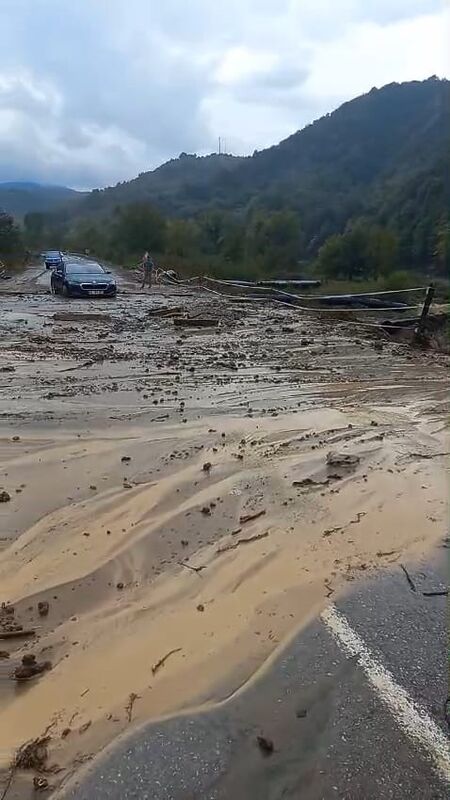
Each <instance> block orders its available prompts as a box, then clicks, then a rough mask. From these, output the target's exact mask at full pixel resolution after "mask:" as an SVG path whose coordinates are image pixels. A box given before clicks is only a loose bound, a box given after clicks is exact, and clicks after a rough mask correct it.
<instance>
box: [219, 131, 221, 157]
mask: <svg viewBox="0 0 450 800" xmlns="http://www.w3.org/2000/svg"><path fill="white" fill-rule="evenodd" d="M220 153H221V140H220V136H219V156H220Z"/></svg>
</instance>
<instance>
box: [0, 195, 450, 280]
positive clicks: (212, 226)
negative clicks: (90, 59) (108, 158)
mask: <svg viewBox="0 0 450 800" xmlns="http://www.w3.org/2000/svg"><path fill="white" fill-rule="evenodd" d="M47 248H48V249H57V248H59V249H61V250H69V251H78V252H80V251H84V250H89V252H90V253H91V254H92V255H93V256H96V257H98V258H101V259H105V260H109V261H111V262H113V263H116V264H119V265H123V266H132V265H133V264H135V263H137V261H138V260H139V259H140V258H141V256H142V253H143V252H144V251H145V250H149V251H150V252H151V253H152V254H153V255H154V257H155V259H156V261H157V263H161V265H162V266H165V267H171V268H174V269H176V270H178V271H180V272H182V273H184V274H193V273H209V274H211V275H215V276H216V277H242V278H252V277H253V278H257V277H261V278H262V277H273V276H279V277H280V276H281V277H288V276H290V277H292V276H299V275H314V274H316V275H318V276H320V277H323V278H329V279H338V280H339V279H343V280H348V281H357V280H363V279H374V280H376V279H378V278H387V277H389V276H392V275H393V274H394V273H395V274H397V273H398V272H399V271H400V272H401V273H402V274H404V273H405V271H406V272H407V271H408V270H411V269H414V268H415V264H414V263H411V262H410V261H408V260H406V259H405V256H404V248H403V247H402V241H401V237H400V236H399V235H398V233H397V232H396V231H395V230H394V229H391V228H389V227H387V226H386V225H381V224H379V223H376V222H373V221H371V220H370V219H364V218H360V219H357V220H355V221H350V222H348V223H347V225H346V226H345V228H344V230H343V232H342V233H333V234H332V235H331V236H329V237H328V238H327V239H326V240H325V242H324V243H323V244H322V245H321V246H319V247H318V248H317V250H316V252H315V254H314V255H311V254H310V253H311V241H308V240H307V237H306V235H305V232H304V229H303V226H302V219H301V216H300V215H299V213H298V212H296V211H295V210H293V209H289V208H282V209H279V210H272V211H269V210H267V209H266V210H264V209H250V210H249V211H248V212H246V213H245V215H242V216H240V215H239V214H237V213H232V212H227V211H219V210H217V209H216V210H214V209H212V210H207V211H205V212H204V213H202V214H199V215H197V216H196V217H193V218H188V219H182V218H169V217H166V216H164V215H163V214H162V213H161V212H160V211H159V210H158V209H156V208H155V207H153V206H152V205H150V204H148V203H133V204H130V205H126V206H123V207H117V208H116V209H115V211H114V212H113V213H112V214H111V215H110V216H109V217H107V218H102V219H98V218H95V219H89V218H85V219H79V220H77V221H75V222H74V221H73V220H71V219H70V218H66V217H65V216H64V213H63V212H61V213H53V214H45V213H37V212H33V213H29V214H26V215H25V217H24V220H23V224H22V225H19V224H17V223H16V222H15V221H14V220H13V218H12V217H11V216H10V215H9V214H7V213H5V212H0V259H1V260H4V261H6V262H8V261H9V262H14V260H20V258H23V256H24V254H25V253H26V252H27V251H29V252H33V253H35V252H37V251H39V250H43V249H47ZM449 268H450V219H449V217H448V216H442V217H441V218H440V219H438V220H437V221H436V223H435V225H434V228H433V235H432V236H430V237H429V244H428V252H427V253H426V257H425V258H424V262H423V270H422V271H423V272H426V273H428V274H430V273H431V274H433V273H434V274H441V275H446V274H447V273H448V270H449ZM406 282H408V281H406ZM399 288H400V287H399Z"/></svg>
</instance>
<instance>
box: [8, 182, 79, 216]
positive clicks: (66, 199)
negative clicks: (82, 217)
mask: <svg viewBox="0 0 450 800" xmlns="http://www.w3.org/2000/svg"><path fill="white" fill-rule="evenodd" d="M82 197H83V192H77V191H75V190H74V189H69V188H68V187H67V186H52V185H46V184H41V183H35V182H33V181H5V182H3V183H2V182H0V209H3V210H4V211H7V212H8V214H12V215H13V216H14V217H16V218H17V219H21V218H22V217H23V216H24V215H25V214H27V213H29V212H33V211H35V212H43V213H45V212H50V211H55V210H56V209H58V208H60V207H61V205H64V204H65V203H70V202H71V201H73V200H81V198H82Z"/></svg>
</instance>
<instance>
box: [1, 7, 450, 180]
mask: <svg viewBox="0 0 450 800" xmlns="http://www.w3.org/2000/svg"><path fill="white" fill-rule="evenodd" d="M449 41H450V6H449V2H447V0H0V181H6V180H37V181H42V182H46V183H59V184H67V185H70V186H74V187H78V188H87V187H92V186H104V185H110V184H113V183H116V182H117V181H119V180H125V179H128V178H131V177H134V176H135V175H136V174H138V173H139V172H142V171H145V170H148V169H152V168H153V167H155V166H157V165H158V164H160V163H161V162H162V161H164V160H166V159H168V158H171V157H174V156H177V155H178V154H179V153H180V152H181V151H183V150H184V151H187V152H197V153H207V152H211V151H215V150H217V142H218V137H219V136H221V137H222V139H223V140H225V143H226V148H227V150H228V151H230V152H233V153H237V154H241V153H251V152H253V150H254V149H261V148H263V147H265V146H267V145H270V144H273V143H276V142H278V141H279V140H280V139H282V138H284V137H285V136H287V135H289V134H290V133H292V132H293V131H295V130H297V129H299V128H302V127H303V126H304V125H305V124H307V123H308V122H311V121H312V120H313V119H316V118H317V117H320V116H321V115H322V114H324V113H326V112H328V111H331V110H333V109H334V108H336V107H337V106H338V105H340V104H341V103H342V102H343V101H345V100H348V99H350V98H352V97H354V96H356V95H358V94H361V93H363V92H365V91H368V90H370V89H371V88H372V87H373V86H382V85H384V84H385V83H389V82H391V81H405V80H413V79H422V78H426V77H429V76H430V75H433V74H437V75H438V76H440V77H445V76H446V77H450V47H449V45H448V42H449Z"/></svg>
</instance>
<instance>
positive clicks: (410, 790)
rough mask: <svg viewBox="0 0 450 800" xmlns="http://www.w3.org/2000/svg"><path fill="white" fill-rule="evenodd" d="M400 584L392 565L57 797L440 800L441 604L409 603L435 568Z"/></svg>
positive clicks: (439, 567) (444, 784)
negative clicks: (225, 685)
mask: <svg viewBox="0 0 450 800" xmlns="http://www.w3.org/2000/svg"><path fill="white" fill-rule="evenodd" d="M442 554H446V551H445V550H442V551H441V555H442ZM408 572H409V574H410V576H411V578H412V580H413V583H414V586H415V589H416V591H413V589H412V588H411V586H410V585H409V583H408V581H407V578H406V575H405V574H404V573H403V571H402V570H401V568H400V567H397V568H396V569H395V570H394V571H393V572H391V573H383V574H380V575H379V576H378V577H376V578H375V579H371V580H370V581H368V582H367V584H365V585H364V586H360V587H359V588H358V589H357V590H356V591H355V592H354V593H353V594H350V595H349V596H347V597H346V598H345V599H343V600H342V601H341V602H338V603H337V605H334V604H332V605H330V606H329V608H328V609H327V610H326V612H325V613H324V614H323V615H322V617H321V619H318V620H317V621H315V622H314V623H313V624H311V625H310V626H309V627H308V628H307V629H306V630H304V631H303V632H302V633H300V634H299V635H298V636H297V637H296V638H295V639H294V640H293V641H292V642H291V644H290V645H289V646H288V647H287V649H286V650H285V651H284V652H283V653H282V654H281V655H280V656H279V657H278V658H277V659H276V660H274V661H273V662H272V663H271V665H270V666H269V667H268V668H267V669H266V670H265V671H264V673H263V675H262V676H261V677H259V678H258V679H257V680H256V681H253V682H252V683H251V684H250V685H249V686H247V687H244V688H243V689H242V690H241V691H238V692H236V693H235V694H234V696H233V697H232V698H231V699H230V700H228V701H226V702H224V703H222V704H221V705H219V706H216V707H214V708H212V709H209V710H208V711H202V712H200V713H197V714H188V715H181V716H178V717H174V718H171V719H169V720H166V721H163V722H160V723H154V724H148V725H146V726H145V727H144V728H141V729H140V730H137V731H135V732H134V733H133V734H132V735H130V736H128V737H127V738H126V739H123V740H122V741H119V742H118V743H116V744H115V745H113V746H112V747H110V748H109V749H108V750H107V752H106V754H104V755H103V756H101V757H100V758H98V759H97V760H96V761H95V762H94V764H93V766H92V768H91V769H90V771H88V772H87V773H85V775H84V776H79V779H78V781H77V785H75V786H72V787H71V788H69V789H68V790H67V792H66V793H65V794H64V797H65V798H67V800H92V798H96V800H103V799H105V800H106V798H107V799H108V800H131V799H133V800H138V798H139V800H228V799H229V798H233V800H249V798H258V800H281V798H283V800H291V799H292V800H293V799H294V798H302V800H328V798H339V799H340V800H362V798H364V799H366V798H367V799H369V798H373V799H374V800H375V799H376V800H391V798H392V800H394V798H395V800H399V798H414V799H416V798H417V800H441V798H442V800H444V798H446V797H448V785H449V781H450V751H449V742H448V738H447V736H448V724H447V721H446V716H445V706H446V698H447V664H446V657H445V652H446V605H447V604H446V597H445V596H444V595H442V596H434V597H425V596H423V594H422V592H423V591H436V590H437V591H442V590H443V589H444V588H445V563H444V559H443V558H440V557H439V558H438V559H437V560H436V562H435V563H433V565H430V564H429V563H424V564H423V565H421V566H417V565H416V566H415V567H412V566H410V567H409V568H408ZM331 600H332V598H330V602H331ZM258 736H261V737H264V738H265V739H266V740H270V741H269V744H268V748H269V749H270V747H271V744H270V743H272V744H273V752H271V753H265V752H264V748H263V749H261V747H260V745H258V743H257V737H258ZM263 744H264V743H263ZM266 749H267V747H266Z"/></svg>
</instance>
